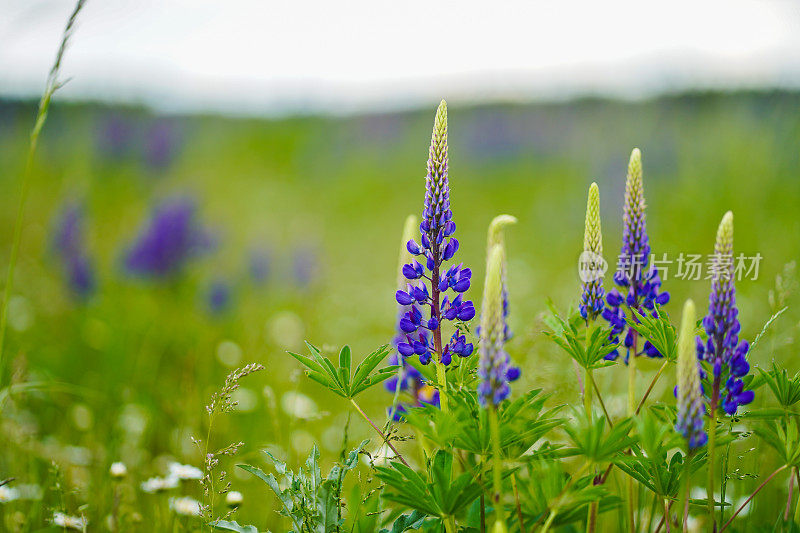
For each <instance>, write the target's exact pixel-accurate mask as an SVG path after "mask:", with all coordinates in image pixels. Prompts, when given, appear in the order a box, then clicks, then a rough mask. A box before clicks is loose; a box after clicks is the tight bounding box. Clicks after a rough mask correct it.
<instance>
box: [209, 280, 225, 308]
mask: <svg viewBox="0 0 800 533" xmlns="http://www.w3.org/2000/svg"><path fill="white" fill-rule="evenodd" d="M230 303H231V286H230V285H229V284H228V283H227V282H226V281H224V280H222V279H217V280H214V281H213V282H212V283H211V286H210V287H209V289H208V310H209V311H211V313H212V314H215V315H216V314H219V313H222V312H223V311H225V310H226V309H228V307H229V306H230Z"/></svg>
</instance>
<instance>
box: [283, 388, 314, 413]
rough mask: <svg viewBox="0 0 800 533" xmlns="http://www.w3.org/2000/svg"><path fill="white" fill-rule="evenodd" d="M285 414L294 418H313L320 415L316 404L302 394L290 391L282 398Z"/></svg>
mask: <svg viewBox="0 0 800 533" xmlns="http://www.w3.org/2000/svg"><path fill="white" fill-rule="evenodd" d="M281 408H282V409H283V412H284V413H286V414H287V415H289V416H291V417H294V418H301V419H308V418H313V417H314V416H315V415H316V414H317V413H318V408H317V404H316V402H314V400H312V399H311V398H309V397H308V396H306V395H305V394H303V393H302V392H294V391H289V392H285V393H284V394H283V396H281Z"/></svg>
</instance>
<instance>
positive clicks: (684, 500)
mask: <svg viewBox="0 0 800 533" xmlns="http://www.w3.org/2000/svg"><path fill="white" fill-rule="evenodd" d="M691 460H692V451H691V450H689V451H688V452H687V453H686V459H685V462H684V466H683V490H681V500H680V501H681V506H680V513H681V515H680V516H681V531H686V522H688V520H689V482H690V479H691V477H692V470H691V466H690V463H691Z"/></svg>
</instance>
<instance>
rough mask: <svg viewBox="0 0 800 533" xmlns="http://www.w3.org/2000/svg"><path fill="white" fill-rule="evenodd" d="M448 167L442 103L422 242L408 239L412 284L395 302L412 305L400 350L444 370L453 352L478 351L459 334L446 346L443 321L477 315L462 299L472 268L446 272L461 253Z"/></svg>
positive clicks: (428, 178)
mask: <svg viewBox="0 0 800 533" xmlns="http://www.w3.org/2000/svg"><path fill="white" fill-rule="evenodd" d="M447 165H448V155H447V104H446V103H445V101H444V100H442V102H441V104H439V108H438V109H437V111H436V119H435V121H434V126H433V133H432V134H431V145H430V149H429V152H428V174H427V176H426V177H425V206H424V208H423V210H422V218H421V220H422V221H421V222H420V225H419V230H420V236H419V242H417V241H415V240H409V241H408V243H407V244H406V251H408V253H410V254H411V255H413V256H416V257H417V259H414V260H412V261H411V262H409V263H408V264H405V265H403V267H402V273H403V276H404V277H405V278H406V280H408V282H409V284H408V287H407V288H406V289H400V290H398V291H397V293H396V295H395V298H396V300H397V302H398V304H401V305H411V308H410V309H408V310H407V311H406V313H405V314H404V315H403V317H402V318H401V320H400V329H401V330H402V331H403V332H404V333H406V334H407V336H408V340H407V342H405V343H401V345H399V346H398V350H400V351H401V352H402V351H406V352H408V351H410V349H409V347H411V348H412V349H413V352H414V353H417V354H419V358H420V362H421V363H423V364H427V363H429V362H430V361H431V360H433V359H434V356H436V357H437V358H438V359H437V362H440V363H442V364H444V365H445V366H446V365H448V364H449V363H450V362H451V361H452V354H454V353H455V354H457V355H459V356H461V357H466V356H468V355H469V354H471V353H472V350H473V347H472V344H470V343H467V342H466V339H465V338H464V336H463V335H461V334H460V333H459V332H458V331H456V332H455V333H453V335H452V337H451V338H450V341H449V342H448V344H447V345H446V346H442V333H441V327H442V322H443V321H444V320H456V319H458V320H461V321H464V322H466V321H469V320H471V319H472V318H473V317H474V316H475V306H474V305H473V304H472V302H470V301H468V300H465V299H464V298H463V293H464V292H466V291H467V290H468V289H469V287H470V284H471V283H472V270H470V269H469V268H465V267H464V266H463V264H453V265H451V266H450V267H449V268H447V269H444V268H443V266H444V263H445V262H447V261H450V260H452V259H453V258H454V256H455V254H456V252H457V251H458V241H457V240H456V238H455V237H453V234H454V233H455V231H456V224H455V222H454V221H453V212H452V210H451V209H450V182H449V178H448V174H447ZM409 302H412V303H410V304H409ZM426 308H427V309H426ZM423 311H427V312H425V313H423ZM420 332H421V333H420ZM428 333H430V338H429V337H428ZM414 335H420V336H421V337H424V341H423V340H419V341H417V340H416V339H415V338H414Z"/></svg>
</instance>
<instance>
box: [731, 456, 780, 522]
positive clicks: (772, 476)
mask: <svg viewBox="0 0 800 533" xmlns="http://www.w3.org/2000/svg"><path fill="white" fill-rule="evenodd" d="M788 467H789V465H783V466H781V467H780V468H778V469H777V470H775V471H774V472H773V473H771V474H770V475H769V477H767V479H765V480H764V481H762V482H761V484H760V485H759V486H758V487H756V490H754V491H753V493H752V494H751V495H750V496H748V498H747V499H746V500H745V501H744V503H743V504H742V505H740V506H739V508H738V509H736V512H735V513H733V515H732V516H731V517H730V518H729V519H728V521H727V522H725V524H724V525H723V526H722V527H721V528H720V530H719V533H722V532H723V531H725V530H726V529H727V528H728V526H729V525H731V523H733V520H734V518H736V516H737V515H738V514H739V513H741V512H742V510H743V509H744V508H745V507H747V504H748V503H750V502H751V501H752V499H753V498H755V497H756V494H758V493H759V492H760V491H761V489H763V488H764V487H765V486H766V485H767V483H769V482H770V481H771V480H772V478H774V477H775V476H777V475H778V474H779V473H781V472H782V471H783V470H784V469H786V468H788Z"/></svg>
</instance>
